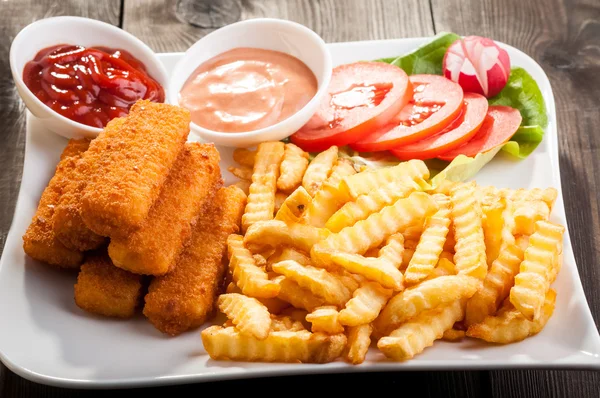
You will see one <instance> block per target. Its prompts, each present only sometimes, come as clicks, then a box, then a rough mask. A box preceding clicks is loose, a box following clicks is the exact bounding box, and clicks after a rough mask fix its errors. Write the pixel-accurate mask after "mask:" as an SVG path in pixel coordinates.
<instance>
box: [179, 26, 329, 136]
mask: <svg viewBox="0 0 600 398" xmlns="http://www.w3.org/2000/svg"><path fill="white" fill-rule="evenodd" d="M238 47H251V48H261V49H266V50H275V51H280V52H283V53H287V54H290V55H292V56H294V57H296V58H298V59H299V60H300V61H302V62H304V63H305V64H306V66H308V68H310V70H311V71H312V72H313V73H314V74H315V77H316V78H317V83H318V89H317V93H316V94H315V96H314V97H313V98H312V99H311V100H310V101H309V102H308V103H307V104H306V105H305V106H304V107H303V108H302V109H300V110H299V111H298V112H296V113H295V114H293V115H292V116H290V117H288V118H287V119H285V120H282V121H281V122H279V123H276V124H274V125H272V126H269V127H265V128H262V129H259V130H254V131H248V132H240V133H223V132H218V131H213V130H209V129H206V128H203V127H200V126H198V125H197V124H195V123H193V122H192V123H191V124H190V129H191V131H192V132H193V133H195V134H196V135H198V136H199V137H200V138H202V139H203V140H205V141H209V142H214V143H215V144H217V145H223V146H229V147H249V146H253V145H256V144H258V143H260V142H264V141H272V140H281V139H283V138H285V137H288V136H290V135H291V134H293V133H294V132H296V131H298V130H299V129H300V127H302V126H303V125H304V124H305V123H306V122H307V121H308V120H309V119H310V118H311V116H312V115H313V114H314V113H315V112H316V110H317V107H318V106H319V102H320V100H321V97H322V96H323V94H324V93H325V92H326V90H327V86H328V85H329V80H330V79H331V55H330V54H329V51H328V50H327V47H326V46H325V42H324V41H323V39H321V38H320V37H319V36H318V35H317V34H316V33H315V32H313V31H312V30H310V29H308V28H307V27H305V26H303V25H300V24H298V23H295V22H290V21H286V20H281V19H270V18H259V19H249V20H246V21H242V22H237V23H234V24H231V25H228V26H225V27H223V28H221V29H218V30H216V31H214V32H212V33H210V34H209V35H207V36H204V37H203V38H202V39H200V40H199V41H198V42H196V43H195V44H194V45H193V46H192V47H190V48H189V49H188V50H187V51H186V53H185V54H184V56H183V58H182V59H181V60H180V61H179V62H178V63H177V65H176V66H175V70H174V71H173V74H172V75H171V80H170V84H169V91H170V97H169V102H170V103H172V104H179V92H180V91H181V88H182V87H183V85H184V83H185V82H186V81H187V80H188V78H189V77H190V75H191V74H192V73H193V72H194V70H196V68H197V67H198V66H199V65H200V64H201V63H203V62H204V61H206V60H208V59H210V58H213V57H215V56H217V55H219V54H221V53H223V52H225V51H229V50H232V49H234V48H238Z"/></svg>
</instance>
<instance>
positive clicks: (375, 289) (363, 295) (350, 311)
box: [339, 282, 393, 326]
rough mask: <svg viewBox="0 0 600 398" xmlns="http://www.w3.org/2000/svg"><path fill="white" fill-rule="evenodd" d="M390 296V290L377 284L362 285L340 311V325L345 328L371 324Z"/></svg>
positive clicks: (391, 292)
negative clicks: (345, 326)
mask: <svg viewBox="0 0 600 398" xmlns="http://www.w3.org/2000/svg"><path fill="white" fill-rule="evenodd" d="M392 294H393V291H392V290H391V289H385V288H383V287H381V286H380V285H379V284H378V283H375V282H366V283H364V284H363V285H362V286H361V287H359V288H358V289H356V290H355V291H354V293H353V295H352V298H351V299H350V300H349V301H348V302H347V303H346V307H345V308H344V309H343V310H341V311H340V316H339V320H340V323H341V324H342V325H347V326H359V325H362V324H365V323H371V322H372V321H374V320H375V318H377V316H378V315H379V312H380V311H381V309H382V308H383V306H384V305H385V303H386V302H387V301H388V300H389V298H390V297H392Z"/></svg>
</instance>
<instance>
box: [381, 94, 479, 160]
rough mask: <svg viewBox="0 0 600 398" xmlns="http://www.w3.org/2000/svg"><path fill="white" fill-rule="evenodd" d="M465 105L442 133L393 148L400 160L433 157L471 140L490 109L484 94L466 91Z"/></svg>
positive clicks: (393, 153)
mask: <svg viewBox="0 0 600 398" xmlns="http://www.w3.org/2000/svg"><path fill="white" fill-rule="evenodd" d="M464 101H465V106H464V107H463V111H462V112H461V114H460V115H459V116H458V117H457V118H456V120H454V121H453V122H452V123H450V124H449V125H448V127H446V128H445V129H444V130H443V131H442V132H441V133H438V134H436V135H433V136H431V137H427V138H424V139H422V140H421V141H417V142H413V143H412V144H407V145H402V146H400V147H398V148H394V149H392V150H391V152H392V155H394V156H396V157H397V158H398V159H400V160H409V159H422V160H425V159H432V158H435V157H436V156H438V155H441V154H443V153H444V152H448V151H449V150H450V149H453V148H456V147H457V146H460V145H462V144H464V143H465V142H467V141H469V140H470V139H471V138H472V137H473V136H474V135H475V133H477V131H478V130H479V128H480V127H481V125H482V124H483V121H484V119H485V115H486V114H487V111H488V102H487V99H485V97H484V96H483V95H479V94H475V93H465V96H464Z"/></svg>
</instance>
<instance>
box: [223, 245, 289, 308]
mask: <svg viewBox="0 0 600 398" xmlns="http://www.w3.org/2000/svg"><path fill="white" fill-rule="evenodd" d="M227 252H228V257H229V269H230V271H231V274H232V275H233V281H234V282H235V284H236V285H237V286H238V287H239V288H240V289H241V290H242V292H243V293H244V294H245V295H247V296H250V297H255V298H272V297H276V296H277V294H278V293H279V284H278V283H276V282H273V281H270V280H269V276H268V275H267V273H266V272H265V271H264V270H263V269H262V268H260V267H258V266H257V265H256V263H255V261H254V257H252V253H251V252H250V250H248V249H246V248H245V247H244V241H243V237H241V236H240V235H229V237H228V238H227Z"/></svg>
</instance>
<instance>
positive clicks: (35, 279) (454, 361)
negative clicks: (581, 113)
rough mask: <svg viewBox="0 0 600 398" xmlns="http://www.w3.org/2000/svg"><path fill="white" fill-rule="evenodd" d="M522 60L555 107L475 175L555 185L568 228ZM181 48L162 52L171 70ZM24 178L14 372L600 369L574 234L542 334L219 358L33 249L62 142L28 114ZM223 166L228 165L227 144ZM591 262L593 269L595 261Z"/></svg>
mask: <svg viewBox="0 0 600 398" xmlns="http://www.w3.org/2000/svg"><path fill="white" fill-rule="evenodd" d="M426 40H427V39H424V38H421V39H399V40H387V41H368V42H355V43H336V44H330V45H329V48H330V50H331V53H332V55H333V60H334V64H342V63H347V62H352V61H358V60H368V59H376V58H380V57H389V56H394V55H397V54H403V53H405V52H407V51H410V50H412V49H414V48H415V47H416V46H418V45H420V44H422V43H423V42H424V41H426ZM505 48H506V49H507V50H508V52H509V54H510V57H511V61H512V63H513V65H515V66H522V67H524V68H525V69H526V70H527V71H528V72H529V73H530V74H531V75H532V76H533V77H534V78H535V80H536V81H537V82H538V84H539V86H540V88H541V90H542V93H543V95H544V98H545V100H546V106H547V109H548V114H549V124H548V128H547V130H546V135H545V137H544V140H543V142H542V143H541V145H540V146H539V147H538V148H537V149H536V151H535V152H534V153H533V154H532V155H531V156H529V157H528V158H527V159H525V160H523V161H515V160H513V159H509V158H508V157H504V156H502V154H500V155H498V156H497V157H496V158H495V159H494V160H493V161H492V162H491V163H490V164H488V165H487V166H485V167H484V169H482V170H481V171H480V172H479V173H478V175H477V177H476V180H477V181H478V182H479V183H480V184H482V185H496V186H498V187H511V188H520V187H524V188H533V187H555V188H556V189H558V192H559V196H558V200H557V202H556V206H555V208H554V211H553V214H552V219H553V221H556V222H559V223H561V224H563V225H565V226H566V225H567V222H566V218H565V212H564V206H563V198H562V193H561V186H560V171H559V165H558V148H557V137H556V134H557V131H556V112H555V107H554V97H553V95H552V89H551V88H550V83H549V81H548V78H547V77H546V75H545V74H544V72H543V70H542V69H541V67H540V66H539V65H538V64H537V63H536V62H535V61H534V60H533V59H531V58H530V57H528V56H527V55H525V54H524V53H522V52H520V51H519V50H516V49H514V48H512V47H509V46H505ZM180 56H181V54H163V55H161V58H162V60H163V61H164V63H165V65H166V66H167V69H168V70H172V68H173V66H174V65H175V63H176V62H177V60H178V59H179V57H180ZM27 120H28V123H27V146H26V151H25V165H24V170H23V180H22V183H21V190H20V193H19V199H18V202H17V207H16V211H15V216H14V220H13V223H12V226H11V229H10V232H9V235H8V238H7V240H6V245H5V247H4V252H3V254H2V259H1V261H0V325H1V326H0V359H1V360H2V362H4V364H6V366H8V367H9V368H10V369H11V370H12V371H14V372H15V373H17V374H19V375H21V376H23V377H25V378H27V379H30V380H33V381H36V382H39V383H45V384H52V385H58V386H69V387H78V388H85V387H89V388H92V387H94V388H109V387H134V386H147V385H160V384H175V383H187V382H199V381H212V380H222V379H233V378H243V377H259V376H274V375H289V374H307V373H325V372H356V371H387V370H433V369H445V370H450V369H480V370H481V369H491V368H584V369H600V337H599V335H598V330H597V329H596V326H595V324H594V321H593V319H592V316H591V314H590V310H589V308H588V305H587V302H586V299H585V295H584V292H583V289H582V286H581V282H580V279H579V274H578V272H577V267H576V265H575V259H574V257H573V249H572V247H571V241H570V239H569V234H568V232H567V233H566V234H565V242H564V265H563V268H562V271H561V272H560V274H559V276H558V279H557V280H556V282H555V283H554V288H555V289H556V290H557V292H558V300H557V304H556V310H555V313H554V316H553V317H552V318H551V319H550V321H549V323H548V325H547V326H546V328H545V329H544V330H543V331H542V332H541V333H539V334H538V335H537V336H534V337H531V338H528V339H526V340H525V341H523V342H520V343H516V344H511V345H506V346H499V345H487V344H483V343H479V342H475V341H471V340H468V339H467V340H466V341H463V342H461V343H447V342H436V343H435V345H434V347H432V348H428V349H426V350H425V352H424V353H422V354H421V355H418V356H417V357H416V358H415V359H413V360H411V361H408V362H405V363H394V362H388V361H386V360H385V359H384V357H383V355H382V354H380V353H378V352H377V351H376V350H375V349H373V348H372V349H371V352H370V353H369V355H368V358H367V361H366V362H365V363H364V364H362V365H360V366H351V365H347V364H345V363H344V362H342V361H338V362H335V363H330V364H325V365H310V364H266V363H237V362H226V361H213V360H211V359H210V358H209V357H208V355H207V354H206V353H205V351H204V349H203V347H202V342H201V340H200V336H199V331H198V330H195V331H192V332H189V333H186V334H183V335H181V336H179V337H176V338H169V337H166V336H164V335H162V334H161V333H160V332H158V331H157V330H156V329H154V327H153V326H152V325H151V324H150V323H149V322H147V321H146V320H145V319H144V318H143V317H142V316H141V315H140V316H138V317H137V318H135V319H133V320H126V321H121V320H113V319H105V318H100V317H94V316H91V315H89V314H87V313H85V312H83V311H82V310H80V309H79V308H78V307H77V306H76V305H75V303H74V300H73V284H74V282H75V279H76V275H75V274H66V273H63V272H58V271H56V270H55V269H52V268H51V267H47V266H45V265H43V264H40V263H38V262H36V261H34V260H31V259H30V258H28V257H26V256H25V254H24V253H23V250H22V240H21V236H22V235H23V233H24V232H25V230H26V228H27V226H28V224H29V222H30V220H31V217H32V216H33V214H34V212H35V209H36V207H37V203H38V200H39V198H40V195H41V193H42V191H43V189H44V187H45V186H46V184H47V182H48V180H49V179H50V178H51V176H52V174H53V171H54V168H55V165H56V163H57V161H58V158H59V155H60V153H61V151H62V149H63V148H64V146H65V145H66V140H65V139H63V138H61V137H59V136H57V135H55V134H52V133H50V132H49V131H47V130H46V129H45V128H44V126H43V125H42V124H41V122H40V121H39V120H37V119H35V118H34V117H32V116H31V115H28V119H27ZM221 153H222V158H223V161H222V169H223V170H224V172H223V174H224V175H225V177H226V179H228V180H229V181H232V178H233V177H232V176H231V175H230V174H229V173H228V172H227V171H226V170H227V166H229V165H230V164H231V163H232V160H231V150H226V149H225V150H223V151H222V152H221ZM589 266H593V265H592V264H590V265H589Z"/></svg>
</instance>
